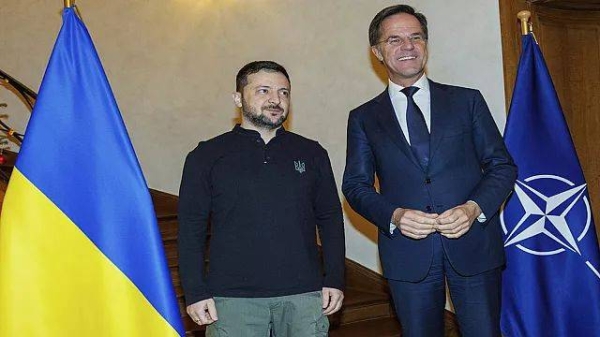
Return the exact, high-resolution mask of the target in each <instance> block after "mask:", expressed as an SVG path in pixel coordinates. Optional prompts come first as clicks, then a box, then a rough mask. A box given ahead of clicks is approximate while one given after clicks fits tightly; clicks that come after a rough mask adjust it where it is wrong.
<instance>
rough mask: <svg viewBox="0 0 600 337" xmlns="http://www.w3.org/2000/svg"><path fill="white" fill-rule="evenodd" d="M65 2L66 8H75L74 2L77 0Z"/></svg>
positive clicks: (66, 0)
mask: <svg viewBox="0 0 600 337" xmlns="http://www.w3.org/2000/svg"><path fill="white" fill-rule="evenodd" d="M64 1H65V8H71V7H73V2H75V0H64Z"/></svg>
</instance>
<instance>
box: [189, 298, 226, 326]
mask: <svg viewBox="0 0 600 337" xmlns="http://www.w3.org/2000/svg"><path fill="white" fill-rule="evenodd" d="M185 311H187V313H188V315H190V317H191V318H192V320H193V321H194V322H196V324H198V325H204V324H210V323H213V322H215V321H216V320H218V319H219V317H217V308H216V307H215V301H214V300H213V299H212V298H209V299H206V300H202V301H200V302H196V303H194V304H190V305H188V306H187V308H186V309H185Z"/></svg>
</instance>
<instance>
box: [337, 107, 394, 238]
mask: <svg viewBox="0 0 600 337" xmlns="http://www.w3.org/2000/svg"><path fill="white" fill-rule="evenodd" d="M359 113H360V110H354V111H352V112H351V113H350V117H349V119H348V143H347V148H346V169H345V170H344V178H343V182H342V191H343V193H344V196H345V197H346V200H347V201H348V203H349V204H350V206H352V208H353V209H354V210H355V211H356V212H358V213H359V214H360V215H362V216H363V217H365V218H366V219H367V220H369V221H370V222H372V223H374V224H375V225H376V226H377V227H378V228H379V230H380V232H381V233H382V234H384V235H387V236H390V237H391V236H394V234H390V221H391V219H392V215H393V213H394V210H395V209H396V208H397V206H396V205H393V204H392V203H390V202H389V201H388V200H387V199H386V198H384V197H383V196H382V195H381V194H379V193H378V192H377V190H376V189H375V186H374V183H375V156H374V154H373V150H372V148H371V144H370V143H369V139H368V138H367V135H366V133H365V129H364V125H363V123H362V121H361V120H360V115H359ZM397 232H398V231H397V230H396V231H394V233H397Z"/></svg>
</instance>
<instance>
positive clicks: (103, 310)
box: [0, 8, 184, 337]
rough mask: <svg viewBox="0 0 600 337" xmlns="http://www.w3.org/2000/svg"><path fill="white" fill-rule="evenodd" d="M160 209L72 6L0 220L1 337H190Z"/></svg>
mask: <svg viewBox="0 0 600 337" xmlns="http://www.w3.org/2000/svg"><path fill="white" fill-rule="evenodd" d="M183 334H184V331H183V327H182V322H181V317H180V312H179V310H178V307H177V303H176V297H175V293H174V290H173V285H172V283H171V278H170V274H169V270H168V268H167V264H166V259H165V255H164V251H163V246H162V241H161V237H160V233H159V231H158V226H157V222H156V216H155V213H154V209H153V206H152V201H151V198H150V194H149V191H148V187H147V185H146V181H145V179H144V176H143V175H142V171H141V169H140V165H139V163H138V160H137V157H136V155H135V152H134V150H133V147H132V145H131V142H130V140H129V137H128V135H127V130H126V129H125V125H124V123H123V120H122V118H121V115H120V113H119V109H118V107H117V103H116V101H115V98H114V96H113V94H112V91H111V89H110V85H109V83H108V80H107V78H106V75H105V73H104V70H103V68H102V65H101V63H100V59H99V57H98V55H97V53H96V50H95V48H94V45H93V43H92V40H91V38H90V35H89V33H88V31H87V29H86V28H85V26H84V24H83V22H82V21H81V20H80V19H79V18H78V16H77V15H76V13H75V12H74V9H73V8H66V9H65V10H64V12H63V25H62V28H61V30H60V33H59V35H58V38H57V41H56V44H55V46H54V50H53V52H52V55H51V57H50V61H49V63H48V67H47V69H46V73H45V75H44V78H43V80H42V84H41V87H40V92H39V96H38V99H37V102H36V105H35V108H34V110H33V113H32V117H31V119H30V122H29V125H28V127H27V134H26V137H25V139H24V142H23V144H22V147H21V151H20V153H19V156H18V159H17V162H16V165H15V168H14V171H13V173H12V176H11V178H10V182H9V186H8V189H7V192H6V196H5V199H4V205H3V210H2V217H1V219H0V336H1V337H14V336H56V337H65V336H66V337H70V336H86V337H87V336H103V337H105V336H118V337H124V336H127V337H131V336H144V337H147V336H183Z"/></svg>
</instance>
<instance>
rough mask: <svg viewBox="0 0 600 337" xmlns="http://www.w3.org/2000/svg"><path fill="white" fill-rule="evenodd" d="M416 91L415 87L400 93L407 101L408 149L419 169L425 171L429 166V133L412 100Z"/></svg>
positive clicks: (423, 118) (419, 111) (419, 110)
mask: <svg viewBox="0 0 600 337" xmlns="http://www.w3.org/2000/svg"><path fill="white" fill-rule="evenodd" d="M418 90H419V88H417V87H406V88H404V89H402V93H403V94H404V95H406V98H407V99H408V104H407V105H406V124H407V125H408V135H409V138H410V147H411V149H412V151H413V153H414V154H415V156H416V157H417V159H418V160H419V163H420V164H421V167H422V168H424V169H426V168H427V165H428V164H429V131H428V130H427V124H425V117H423V113H422V112H421V109H419V107H418V106H417V104H416V103H415V100H414V99H413V95H414V94H415V93H416V92H417V91H418Z"/></svg>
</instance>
